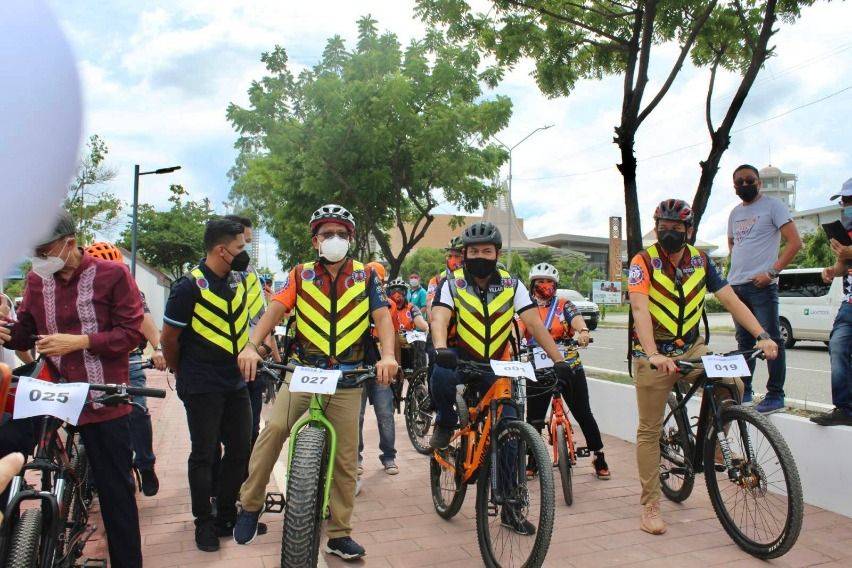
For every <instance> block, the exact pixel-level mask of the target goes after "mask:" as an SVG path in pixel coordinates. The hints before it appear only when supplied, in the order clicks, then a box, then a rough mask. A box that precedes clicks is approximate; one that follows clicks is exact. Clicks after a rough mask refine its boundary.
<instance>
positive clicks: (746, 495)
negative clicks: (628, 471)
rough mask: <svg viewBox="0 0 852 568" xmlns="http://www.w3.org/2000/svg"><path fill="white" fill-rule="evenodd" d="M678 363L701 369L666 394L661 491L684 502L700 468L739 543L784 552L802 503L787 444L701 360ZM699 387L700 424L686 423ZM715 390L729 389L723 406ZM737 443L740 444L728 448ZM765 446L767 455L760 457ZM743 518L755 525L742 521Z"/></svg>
mask: <svg viewBox="0 0 852 568" xmlns="http://www.w3.org/2000/svg"><path fill="white" fill-rule="evenodd" d="M731 355H744V356H745V357H746V358H747V359H755V358H758V357H760V358H762V357H763V352H762V351H761V350H759V349H751V350H747V351H732V352H730V353H726V354H725V356H731ZM675 363H676V364H677V366H678V370H679V372H680V373H681V374H684V375H687V374H690V373H694V372H699V373H700V374H699V375H698V377H697V378H696V380H695V382H694V384H693V385H692V386H691V387H690V388H689V390H687V391H686V392H685V393H684V385H682V384H681V383H682V381H678V383H676V384H675V386H674V389H673V392H672V394H671V395H669V399H668V402H667V404H668V407H669V409H670V410H669V413H668V414H667V415H666V417H665V419H664V421H663V428H662V431H661V433H660V451H661V454H660V455H661V463H660V482H661V486H662V491H663V494H664V495H665V496H666V497H667V498H668V499H670V500H671V501H674V502H676V503H680V502H681V501H684V500H685V499H686V498H687V497H689V495H690V494H691V493H692V489H693V486H694V482H695V475H696V474H697V473H701V471H702V469H703V472H704V476H705V482H706V485H707V492H708V493H709V495H710V501H711V503H712V504H713V510H714V511H715V513H716V516H717V517H718V519H719V522H720V523H721V524H722V527H723V528H724V529H725V531H726V532H727V533H728V535H729V536H730V537H731V538H732V539H733V541H734V542H735V543H736V544H737V546H739V547H740V548H741V549H743V550H744V551H746V552H747V553H749V554H751V555H752V556H755V557H757V558H761V559H770V558H778V557H779V556H782V555H784V554H786V553H787V552H788V551H789V550H790V549H791V548H792V547H793V545H794V544H795V543H796V540H797V539H798V537H799V532H800V531H801V528H802V513H803V508H804V505H803V502H802V485H801V482H800V480H799V473H798V469H797V468H796V462H795V460H794V459H793V456H792V454H791V453H790V448H789V447H788V446H787V443H786V442H785V441H784V438H783V437H782V436H781V433H780V432H779V431H778V429H777V428H776V427H775V426H774V425H773V424H772V422H770V421H769V419H768V418H767V417H765V416H763V415H762V414H759V413H758V412H756V411H755V410H754V409H752V408H749V407H745V406H742V405H741V404H740V398H739V391H738V390H737V389H736V388H735V387H734V386H733V385H731V384H726V383H724V382H723V379H719V378H709V377H707V372H706V370H704V367H703V363H702V361H701V359H691V360H680V361H675ZM698 389H703V393H702V395H701V410H700V412H699V415H698V417H697V423H696V424H695V425H690V422H689V417H688V415H687V409H686V403H687V402H688V401H689V400H690V399H691V398H692V396H693V395H694V394H695V393H696V392H697V391H698ZM717 389H722V390H725V391H727V394H728V395H729V398H728V399H726V400H725V401H724V402H723V403H722V404H721V405H720V404H719V403H718V402H717V401H716V398H715V396H714V395H715V393H716V390H717ZM693 428H694V429H693ZM734 444H738V446H737V447H736V448H732V445H734ZM770 451H771V452H772V455H769V456H767V457H766V459H764V457H765V456H766V454H767V453H768V452H770ZM779 472H780V474H781V479H777V480H776V479H775V478H774V477H773V476H775V474H777V473H779ZM773 511H778V515H777V516H776V514H775V513H774V512H773ZM767 513H768V515H767ZM782 514H783V517H782ZM758 517H759V518H758ZM779 520H783V523H782V522H779ZM748 523H751V524H752V525H753V526H751V527H749V526H745V527H741V526H740V524H746V525H748Z"/></svg>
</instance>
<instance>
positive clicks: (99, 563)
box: [76, 558, 109, 568]
mask: <svg viewBox="0 0 852 568" xmlns="http://www.w3.org/2000/svg"><path fill="white" fill-rule="evenodd" d="M76 566H79V567H80V568H107V567H108V566H109V564H107V561H106V560H105V559H103V558H84V559H83V562H82V563H80V564H77V565H76Z"/></svg>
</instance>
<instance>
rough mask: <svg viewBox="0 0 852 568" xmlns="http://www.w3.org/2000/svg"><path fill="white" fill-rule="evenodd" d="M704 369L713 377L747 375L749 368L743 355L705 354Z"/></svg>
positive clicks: (703, 357)
mask: <svg viewBox="0 0 852 568" xmlns="http://www.w3.org/2000/svg"><path fill="white" fill-rule="evenodd" d="M701 361H702V362H703V363H704V371H705V373H706V374H707V376H708V377H711V378H717V377H718V378H723V377H725V378H728V377H745V376H748V375H749V374H750V373H749V370H748V365H747V364H746V360H745V357H743V356H742V355H704V356H702V357H701Z"/></svg>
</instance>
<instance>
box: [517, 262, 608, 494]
mask: <svg viewBox="0 0 852 568" xmlns="http://www.w3.org/2000/svg"><path fill="white" fill-rule="evenodd" d="M558 282H559V271H558V270H556V268H555V267H553V266H552V265H550V264H547V263H546V262H542V263H540V264H537V265H535V266H533V267H532V269H531V270H530V291H531V292H532V296H533V299H534V300H535V301H536V303H537V304H538V311H539V315H540V317H541V319H542V321H543V322H544V327H545V328H547V330H548V331H549V332H550V335H551V337H553V340H554V341H556V343H557V345H560V344H564V343H565V342H566V341H568V340H569V339H572V338H573V339H576V341H577V343H578V344H579V345H580V347H586V346H587V345H588V344H589V328H588V327H586V322H585V320H584V319H583V314H582V313H580V310H578V309H577V307H576V306H575V305H574V304H573V303H572V302H571V301H570V300H564V299H560V298H557V297H556V286H557V283H558ZM524 336H525V338H526V341H527V344H528V345H535V344H536V343H535V340H534V339H533V338H532V335H531V334H529V332H527V331H526V330H524ZM566 361H567V362H568V363H569V365H570V366H571V368H572V370H573V371H574V372H573V375H572V377H571V384H570V385H562V396H563V397H564V398H565V401H566V402H567V403H568V407H569V408H570V409H571V412H572V413H573V414H574V417H575V418H576V419H577V422H579V424H580V428H581V429H582V430H583V436H584V437H585V438H586V445H587V447H588V448H589V451H591V452H594V454H595V459H594V462H593V465H594V467H595V474H596V475H597V477H598V479H609V478H610V472H609V466H608V465H607V463H606V459H605V458H604V453H603V440H602V439H601V433H600V429H599V428H598V423H597V421H596V420H595V417H594V415H593V414H592V409H591V406H590V405H589V386H588V383H587V381H586V373H585V371H584V370H583V364H582V362H581V361H580V357H579V355H578V354H577V352H576V351H568V354H567V355H566ZM549 406H550V397H549V396H531V397H529V398H528V399H527V422H529V423H530V424H532V426H533V427H534V428H536V429H539V430H540V429H541V428H542V427H543V426H544V418H545V415H546V414H547V409H548V407H549ZM531 473H532V472H531Z"/></svg>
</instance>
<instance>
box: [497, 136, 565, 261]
mask: <svg viewBox="0 0 852 568" xmlns="http://www.w3.org/2000/svg"><path fill="white" fill-rule="evenodd" d="M551 127H553V125H552V124H548V125H547V126H539V127H538V128H536V129H535V130H533V131H532V132H530V133H529V134H527V135H526V136H524V137H523V138H522V139H521V141H520V142H518V143H517V144H515V145H514V146H507V145H506V144H504V143H503V142H500V139H499V138H497V137H496V136H495V137H494V140H497V143H498V144H500V145H501V146H503V148H505V149H506V150H507V151H508V152H509V196H508V197H509V237H508V240H507V241H506V249H507V250H508V251H509V260H508V263H507V268H509V269H511V268H512V226H513V225H514V224H515V210H514V208H513V207H512V150H514V149H515V148H517V147H518V146H520V145H521V144H523V143H524V142H526V141H527V140H528V139H529V138H530V137H531V136H532V135H533V134H535V133H536V132H538V131H540V130H547V129H548V128H551Z"/></svg>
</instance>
